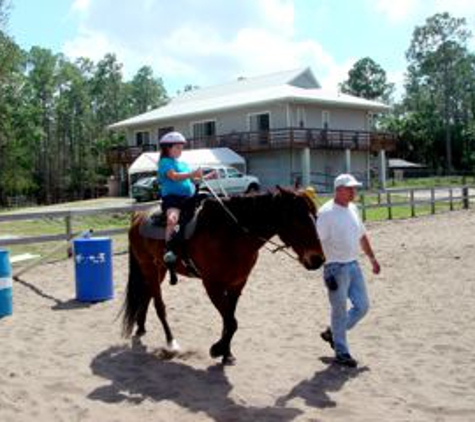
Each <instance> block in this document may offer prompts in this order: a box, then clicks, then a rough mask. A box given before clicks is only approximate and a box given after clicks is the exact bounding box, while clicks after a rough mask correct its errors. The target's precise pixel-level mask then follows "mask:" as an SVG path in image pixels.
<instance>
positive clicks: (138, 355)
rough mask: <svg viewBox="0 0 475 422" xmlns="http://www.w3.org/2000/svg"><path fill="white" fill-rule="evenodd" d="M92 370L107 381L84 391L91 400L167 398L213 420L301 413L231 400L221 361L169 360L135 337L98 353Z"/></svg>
mask: <svg viewBox="0 0 475 422" xmlns="http://www.w3.org/2000/svg"><path fill="white" fill-rule="evenodd" d="M183 358H186V356H183ZM91 369H92V372H93V373H94V374H95V375H98V376H100V377H103V378H106V379H108V380H110V381H111V383H108V384H107V385H104V386H101V387H99V388H97V389H95V390H94V391H92V392H91V393H90V394H89V395H88V397H89V398H90V399H92V400H100V401H103V402H107V403H118V402H124V401H125V402H130V403H135V404H139V403H141V402H142V401H143V400H146V399H149V400H153V401H155V402H161V401H163V400H168V401H173V402H174V403H176V404H177V405H179V406H180V407H183V408H186V409H188V410H189V411H191V412H193V413H198V412H204V413H206V414H207V415H208V416H209V417H210V418H212V419H213V420H215V421H217V422H225V421H230V420H234V421H240V420H272V421H281V422H287V421H291V420H292V419H294V418H295V417H296V416H298V415H299V414H300V413H302V412H301V411H300V410H298V409H293V408H287V407H282V406H277V407H276V406H268V407H255V406H247V405H246V404H245V403H244V402H236V401H235V400H233V398H231V397H230V396H229V395H230V392H231V390H232V388H233V386H232V385H231V384H230V382H229V380H228V378H227V377H226V373H225V370H224V367H222V366H221V365H215V366H210V367H208V368H207V369H205V370H202V369H196V368H193V367H191V366H189V365H187V364H186V363H181V362H178V361H172V360H169V359H167V356H165V354H163V353H161V352H159V353H150V352H148V351H147V350H146V348H145V346H143V345H142V343H141V342H140V341H137V340H135V342H134V345H133V347H132V348H131V347H128V346H118V347H110V348H109V349H107V350H105V351H103V352H101V353H100V354H98V355H97V356H96V357H95V358H94V359H93V360H92V362H91Z"/></svg>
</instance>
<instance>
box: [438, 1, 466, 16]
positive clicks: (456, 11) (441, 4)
mask: <svg viewBox="0 0 475 422" xmlns="http://www.w3.org/2000/svg"><path fill="white" fill-rule="evenodd" d="M434 3H435V4H434V12H449V13H450V14H451V15H453V16H455V17H458V18H459V17H465V18H467V19H469V20H473V19H474V18H475V2H474V0H435V2H434Z"/></svg>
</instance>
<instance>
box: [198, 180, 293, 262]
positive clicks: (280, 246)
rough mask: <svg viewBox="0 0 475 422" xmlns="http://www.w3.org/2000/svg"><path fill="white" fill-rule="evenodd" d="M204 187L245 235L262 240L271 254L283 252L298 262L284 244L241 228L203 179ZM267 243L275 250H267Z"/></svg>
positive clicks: (243, 227) (235, 218)
mask: <svg viewBox="0 0 475 422" xmlns="http://www.w3.org/2000/svg"><path fill="white" fill-rule="evenodd" d="M202 181H203V183H204V185H205V186H206V188H207V189H208V190H209V191H210V193H211V195H213V197H214V198H215V199H216V200H217V201H218V203H219V205H221V207H222V208H223V209H224V211H226V213H227V214H228V215H229V217H231V219H232V220H233V222H234V223H235V224H236V225H237V226H238V227H239V228H240V229H241V230H242V231H243V232H244V233H246V234H248V235H251V236H254V237H256V238H258V239H259V240H262V241H264V247H265V248H266V249H267V250H268V251H269V252H271V253H273V254H275V253H277V252H283V253H285V254H286V255H287V256H288V257H290V258H292V259H294V260H295V261H298V258H296V257H295V256H294V255H293V254H291V253H290V252H289V251H288V250H287V248H289V246H288V245H286V244H279V243H277V242H274V241H273V240H271V239H266V238H265V237H262V236H259V235H258V234H256V233H253V232H251V231H250V230H249V229H248V228H247V227H245V226H243V225H242V224H241V223H240V222H239V220H238V219H237V217H236V216H235V215H234V214H233V213H232V211H231V210H230V209H229V208H228V207H227V206H226V205H225V203H224V202H223V200H222V199H221V198H220V197H219V196H218V195H217V194H216V192H215V191H214V189H213V188H212V187H211V186H210V185H209V183H208V182H207V181H206V180H205V179H202ZM267 243H270V244H271V245H272V246H275V249H272V248H269V247H268V246H267Z"/></svg>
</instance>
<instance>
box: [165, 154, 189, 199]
mask: <svg viewBox="0 0 475 422" xmlns="http://www.w3.org/2000/svg"><path fill="white" fill-rule="evenodd" d="M169 170H174V171H175V172H177V173H188V172H189V171H190V167H189V166H188V164H186V163H184V162H183V161H178V160H176V159H175V158H169V157H166V158H160V161H159V162H158V180H159V182H160V187H161V190H162V196H167V195H179V196H193V195H194V193H195V185H194V184H193V183H192V182H191V180H190V179H185V180H180V181H175V180H172V179H170V178H169V177H168V176H167V173H168V171H169Z"/></svg>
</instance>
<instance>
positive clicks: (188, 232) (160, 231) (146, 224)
mask: <svg viewBox="0 0 475 422" xmlns="http://www.w3.org/2000/svg"><path fill="white" fill-rule="evenodd" d="M198 214H199V209H197V210H196V211H194V212H193V215H192V216H191V219H188V221H186V220H185V219H184V218H183V219H182V217H181V216H180V222H179V223H178V224H179V226H180V229H179V230H180V233H179V234H180V235H181V237H182V239H184V240H188V239H190V238H191V236H193V234H194V232H195V229H196V222H197V219H198ZM166 225H167V217H166V214H165V213H164V212H162V208H161V207H160V206H159V205H157V206H155V207H153V208H152V209H151V210H150V211H149V212H148V214H147V216H146V217H145V219H144V220H143V222H142V224H141V225H140V227H139V233H140V235H141V236H143V237H147V238H149V239H156V240H165V227H166Z"/></svg>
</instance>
